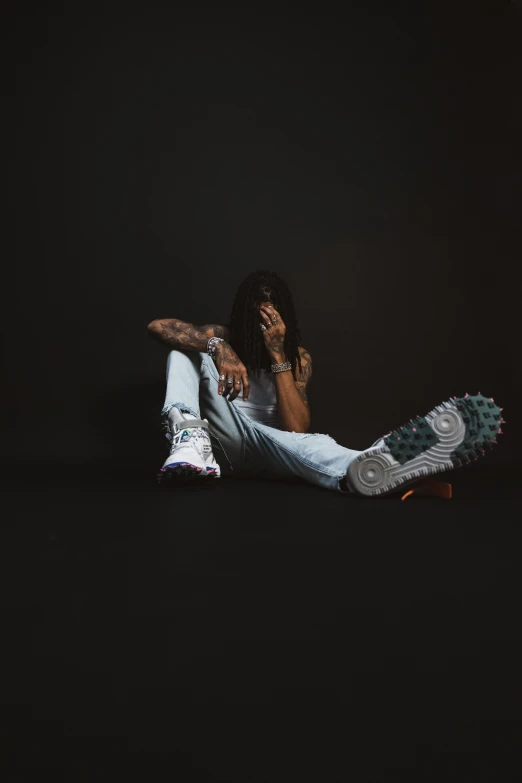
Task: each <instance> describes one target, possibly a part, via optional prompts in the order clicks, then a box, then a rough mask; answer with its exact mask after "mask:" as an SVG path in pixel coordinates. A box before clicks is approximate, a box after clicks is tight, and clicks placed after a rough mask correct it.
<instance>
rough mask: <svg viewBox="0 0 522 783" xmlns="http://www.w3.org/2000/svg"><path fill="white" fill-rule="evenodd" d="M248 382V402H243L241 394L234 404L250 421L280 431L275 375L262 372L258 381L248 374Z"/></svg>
mask: <svg viewBox="0 0 522 783" xmlns="http://www.w3.org/2000/svg"><path fill="white" fill-rule="evenodd" d="M248 380H249V381H250V393H249V395H248V400H243V397H242V396H241V394H239V396H238V397H236V399H235V400H234V402H235V403H236V405H237V406H238V408H239V409H240V410H241V411H242V412H243V413H244V414H245V415H246V416H248V418H249V419H254V421H259V422H261V424H266V425H267V426H268V427H276V428H277V429H279V416H278V411H277V394H276V388H275V380H274V373H273V372H272V371H271V370H260V373H259V379H257V378H256V376H255V375H254V373H253V372H252V373H249V374H248Z"/></svg>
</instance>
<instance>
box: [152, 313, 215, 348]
mask: <svg viewBox="0 0 522 783" xmlns="http://www.w3.org/2000/svg"><path fill="white" fill-rule="evenodd" d="M147 328H148V331H149V334H150V336H151V337H152V338H153V339H155V340H158V341H159V342H161V343H164V344H165V345H168V346H169V348H171V349H176V350H178V351H200V352H202V353H204V352H205V351H206V350H207V343H208V340H209V337H222V338H223V339H224V340H225V341H226V342H228V340H229V339H230V334H229V329H228V327H227V326H221V325H219V324H204V325H203V326H195V325H194V324H189V323H187V322H186V321H180V320H179V319H178V318H159V319H157V320H155V321H151V322H150V324H149V325H148V327H147Z"/></svg>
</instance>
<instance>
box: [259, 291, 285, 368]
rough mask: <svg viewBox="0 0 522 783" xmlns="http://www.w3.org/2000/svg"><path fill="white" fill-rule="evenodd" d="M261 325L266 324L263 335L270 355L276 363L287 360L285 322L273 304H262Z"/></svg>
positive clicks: (260, 310) (260, 308)
mask: <svg viewBox="0 0 522 783" xmlns="http://www.w3.org/2000/svg"><path fill="white" fill-rule="evenodd" d="M259 314H260V316H261V319H262V320H261V324H260V326H262V327H263V326H264V327H265V328H264V330H263V337H264V339H265V345H266V348H267V351H268V353H269V354H270V357H271V358H272V359H274V360H275V362H276V363H280V362H284V361H285V334H286V326H285V322H284V321H283V319H282V318H281V316H280V315H279V313H278V312H277V310H276V309H275V307H273V306H272V305H260V307H259Z"/></svg>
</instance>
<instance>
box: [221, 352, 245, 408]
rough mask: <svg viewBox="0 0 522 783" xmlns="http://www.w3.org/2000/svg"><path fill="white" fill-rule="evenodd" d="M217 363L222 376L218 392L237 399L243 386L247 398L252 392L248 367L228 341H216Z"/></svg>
mask: <svg viewBox="0 0 522 783" xmlns="http://www.w3.org/2000/svg"><path fill="white" fill-rule="evenodd" d="M215 363H216V367H217V370H218V372H219V376H220V380H219V383H218V394H221V395H222V396H223V397H225V399H226V398H227V396H228V399H229V400H230V401H231V400H235V399H236V397H237V395H238V394H239V392H240V391H241V386H243V399H244V400H247V399H248V394H249V392H250V381H249V380H248V372H247V368H246V367H245V365H244V364H243V362H242V361H241V359H240V358H239V356H238V355H237V353H236V352H235V351H234V349H233V348H231V347H230V345H229V344H228V343H226V342H223V343H216V358H215ZM221 376H223V378H221Z"/></svg>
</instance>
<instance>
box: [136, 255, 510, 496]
mask: <svg viewBox="0 0 522 783" xmlns="http://www.w3.org/2000/svg"><path fill="white" fill-rule="evenodd" d="M148 330H149V333H150V334H151V336H152V337H153V338H154V339H156V340H159V341H160V342H162V343H164V344H165V345H167V346H168V347H169V348H170V349H171V350H170V352H169V355H168V357H167V390H166V397H165V404H164V406H163V409H162V417H163V424H164V429H165V432H166V437H167V439H168V440H169V441H170V454H169V456H168V457H167V459H166V460H165V462H164V464H163V467H162V468H161V470H160V473H159V475H158V480H159V482H160V483H161V484H163V483H171V482H182V481H184V480H187V479H192V478H196V479H208V478H209V477H212V478H218V477H219V476H221V474H222V473H223V474H227V475H251V476H260V475H262V476H265V477H272V478H295V477H300V478H302V479H304V480H306V481H309V482H311V483H314V484H317V485H319V486H321V487H324V488H326V489H333V490H336V491H339V492H346V493H350V492H355V493H358V494H362V495H370V496H371V495H382V494H387V493H390V492H393V491H396V490H397V488H402V487H404V486H405V485H410V484H416V485H418V484H419V480H421V479H425V477H429V476H432V475H434V474H436V473H439V472H441V471H444V470H451V469H452V468H454V467H458V466H459V465H461V464H464V463H467V462H469V461H470V460H471V459H476V458H478V456H479V455H481V454H483V453H485V448H487V447H491V446H492V445H493V444H494V443H496V436H497V434H499V433H501V432H502V430H501V424H502V416H501V409H500V408H498V406H497V405H496V404H495V403H494V401H493V400H492V399H488V398H486V397H483V396H482V395H480V394H479V395H476V396H473V397H470V396H469V395H466V397H464V398H461V399H457V398H456V397H454V398H453V399H451V400H448V401H447V402H444V403H442V404H441V405H439V406H438V407H436V408H435V409H434V410H432V411H431V412H430V413H428V414H427V415H426V416H424V417H418V418H417V419H415V420H411V421H410V422H408V423H407V424H406V425H405V426H403V427H401V428H399V429H398V430H395V431H393V432H390V433H389V435H387V436H386V437H384V438H381V439H380V440H379V441H377V442H376V443H374V444H373V446H371V447H370V448H368V449H365V450H364V451H355V450H354V449H349V448H346V447H344V446H341V445H340V444H338V443H337V442H336V441H335V440H334V439H333V438H331V437H330V436H329V435H322V434H319V433H315V434H310V433H309V432H308V430H309V428H310V407H309V404H308V399H307V393H306V392H307V388H308V384H309V383H310V379H311V377H312V358H311V356H310V354H309V352H308V351H307V350H306V348H304V347H303V346H302V345H301V333H300V329H299V324H298V320H297V316H296V312H295V307H294V302H293V298H292V295H291V293H290V290H289V288H288V286H287V285H286V283H285V282H284V280H282V279H281V278H280V277H279V276H278V275H277V274H275V273H272V272H268V271H265V270H258V271H256V272H254V273H252V274H250V275H249V276H248V277H247V278H246V279H245V280H244V281H243V282H242V283H241V285H240V286H239V288H238V290H237V293H236V295H235V298H234V303H233V307H232V313H231V317H230V322H229V324H228V325H226V326H225V325H217V324H206V325H204V326H195V325H193V324H190V323H185V322H183V321H180V320H178V319H176V318H160V319H157V320H154V321H152V322H151V323H150V324H149V325H148ZM202 416H203V418H202ZM211 438H213V439H214V440H215V441H216V442H215V443H214V444H213V443H212V440H211ZM214 451H216V455H217V456H214Z"/></svg>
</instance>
